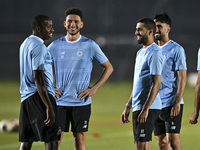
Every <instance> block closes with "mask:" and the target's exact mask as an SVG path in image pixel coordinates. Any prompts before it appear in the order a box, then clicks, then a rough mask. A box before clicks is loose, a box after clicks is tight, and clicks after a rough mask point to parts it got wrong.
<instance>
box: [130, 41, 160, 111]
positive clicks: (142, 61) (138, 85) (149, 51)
mask: <svg viewBox="0 0 200 150" xmlns="http://www.w3.org/2000/svg"><path fill="white" fill-rule="evenodd" d="M162 64H163V57H162V53H161V51H160V48H159V47H158V45H157V44H156V43H152V44H151V45H149V46H148V47H146V48H145V49H143V48H141V49H140V50H139V51H138V52H137V56H136V61H135V70H134V80H133V91H132V94H133V95H132V107H133V111H136V110H142V108H143V106H144V104H145V102H146V100H147V97H148V95H149V92H150V89H151V87H152V85H153V82H152V75H161V71H162ZM150 109H161V99H160V96H159V94H157V96H156V98H155V100H154V102H153V103H152V105H151V107H150Z"/></svg>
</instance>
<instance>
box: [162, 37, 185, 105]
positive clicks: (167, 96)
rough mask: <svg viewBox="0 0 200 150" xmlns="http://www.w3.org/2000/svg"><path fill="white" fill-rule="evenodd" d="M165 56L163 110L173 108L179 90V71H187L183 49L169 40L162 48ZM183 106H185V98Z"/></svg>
mask: <svg viewBox="0 0 200 150" xmlns="http://www.w3.org/2000/svg"><path fill="white" fill-rule="evenodd" d="M160 49H161V51H162V54H163V60H164V65H163V70H162V75H161V88H160V91H159V94H160V97H161V100H162V108H165V107H168V106H173V105H174V103H175V100H176V95H177V89H178V82H179V79H178V74H177V71H178V70H187V66H186V55H185V51H184V49H183V47H181V46H180V45H179V44H177V43H176V42H174V41H173V40H169V41H168V42H167V43H165V44H164V45H163V46H161V47H160ZM181 104H184V102H183V98H182V99H181Z"/></svg>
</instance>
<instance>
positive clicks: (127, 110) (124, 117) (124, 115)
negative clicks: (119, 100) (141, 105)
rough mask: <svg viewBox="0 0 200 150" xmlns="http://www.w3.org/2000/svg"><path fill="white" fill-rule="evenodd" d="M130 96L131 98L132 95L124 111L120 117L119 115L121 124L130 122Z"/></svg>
mask: <svg viewBox="0 0 200 150" xmlns="http://www.w3.org/2000/svg"><path fill="white" fill-rule="evenodd" d="M132 96H133V94H132V93H131V96H130V98H129V100H128V102H127V103H126V105H125V108H124V111H123V112H122V115H121V122H122V123H129V122H130V120H129V119H128V117H129V115H130V110H131V108H132Z"/></svg>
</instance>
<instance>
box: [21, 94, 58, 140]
mask: <svg viewBox="0 0 200 150" xmlns="http://www.w3.org/2000/svg"><path fill="white" fill-rule="evenodd" d="M49 98H50V101H51V103H52V106H53V109H54V112H55V115H56V114H57V107H56V102H55V99H54V97H53V96H52V95H51V94H49ZM46 118H47V116H46V106H45V104H44V103H43V101H42V99H41V98H40V96H39V94H38V93H37V92H36V93H35V94H33V95H32V96H30V97H29V98H27V99H26V100H24V101H23V102H22V103H21V109H20V119H19V141H21V142H33V141H44V142H49V141H55V140H59V138H60V132H59V126H58V120H57V118H56V121H55V123H54V124H53V125H52V126H47V125H45V123H44V121H45V120H46Z"/></svg>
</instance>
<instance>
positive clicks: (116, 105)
mask: <svg viewBox="0 0 200 150" xmlns="http://www.w3.org/2000/svg"><path fill="white" fill-rule="evenodd" d="M131 90H132V81H129V82H128V81H124V82H122V81H119V82H114V81H113V82H107V83H106V84H104V85H103V86H102V87H101V88H100V89H99V90H98V91H97V93H96V94H95V95H94V96H93V103H92V116H91V120H90V127H89V132H88V133H87V137H86V148H87V150H130V149H135V145H134V143H133V135H132V125H131V123H129V124H125V125H123V124H122V123H121V122H120V116H121V113H122V111H123V109H124V106H125V103H126V102H127V100H128V98H129V96H130V93H131ZM0 91H1V98H0V99H1V100H0V121H1V120H2V119H10V118H19V110H20V94H19V83H18V82H15V81H13V82H11V81H9V82H5V81H4V82H2V81H1V82H0ZM194 92H195V91H194V87H189V86H187V87H186V90H185V93H184V101H185V105H184V113H183V121H182V129H181V135H180V138H181V145H182V149H183V150H188V149H191V150H199V149H200V142H199V137H200V125H199V124H197V125H190V124H189V123H188V120H189V116H190V114H191V113H192V111H193V105H194ZM130 118H131V116H130ZM95 133H97V134H98V135H99V136H98V137H94V136H93V134H95ZM152 137H153V140H152V150H157V149H158V146H157V143H156V139H155V137H154V136H152ZM19 146H20V142H18V133H17V132H14V133H0V150H17V149H19ZM32 149H33V150H42V149H44V144H43V143H42V142H35V143H34V144H33V147H32ZM73 149H74V146H73V140H72V134H71V133H65V135H64V138H63V141H62V143H61V146H60V150H73Z"/></svg>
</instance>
